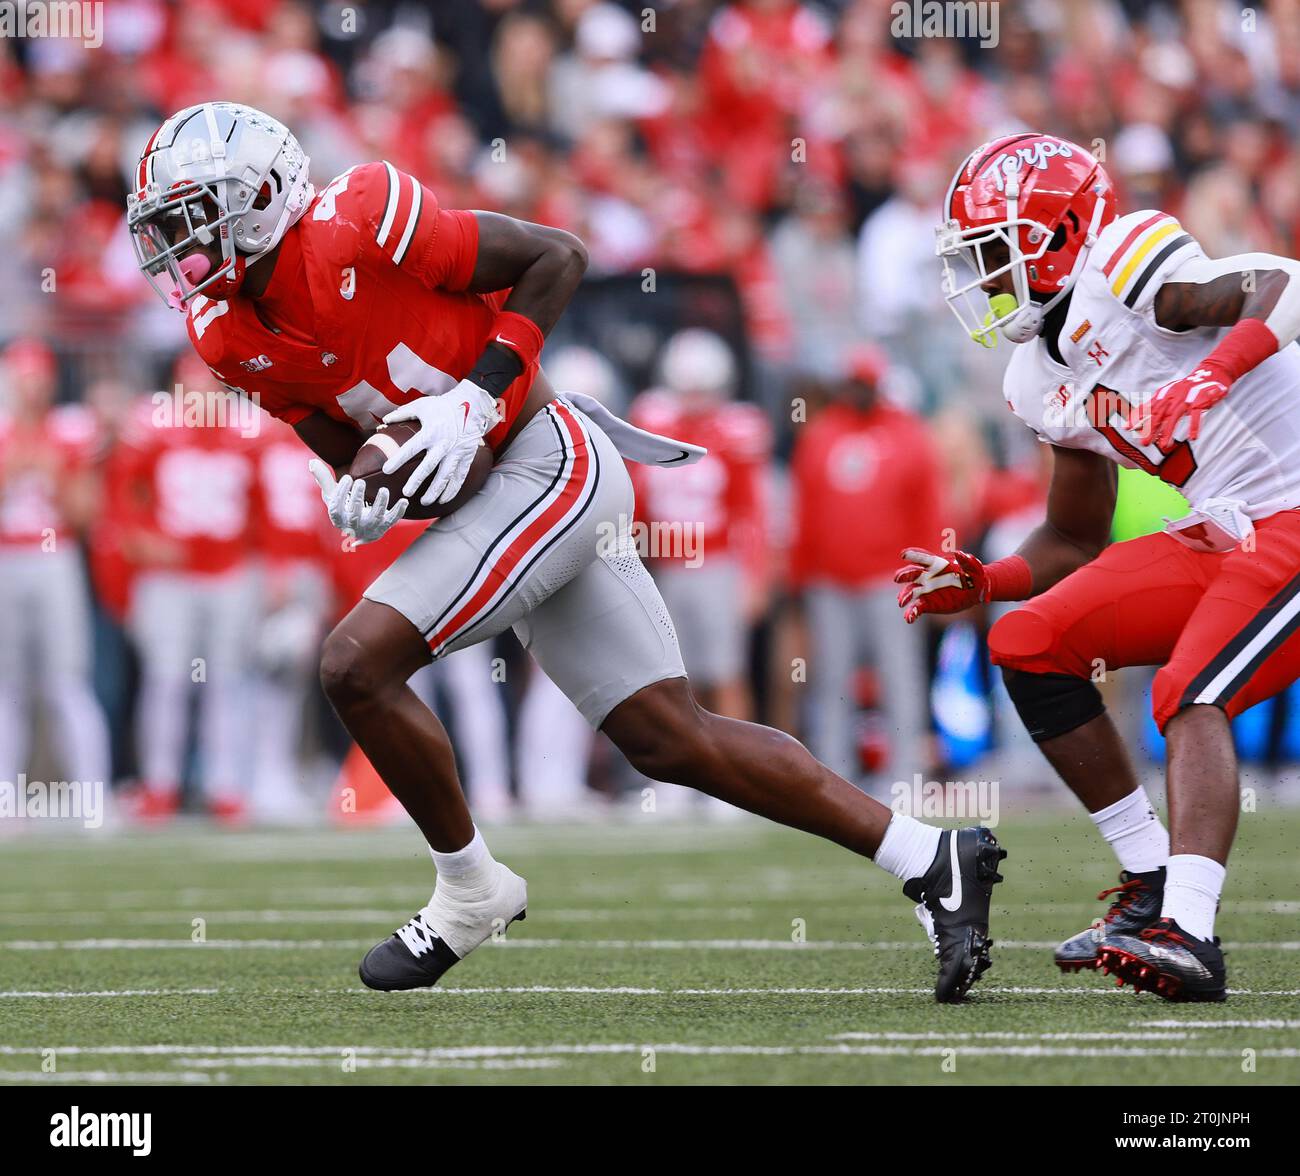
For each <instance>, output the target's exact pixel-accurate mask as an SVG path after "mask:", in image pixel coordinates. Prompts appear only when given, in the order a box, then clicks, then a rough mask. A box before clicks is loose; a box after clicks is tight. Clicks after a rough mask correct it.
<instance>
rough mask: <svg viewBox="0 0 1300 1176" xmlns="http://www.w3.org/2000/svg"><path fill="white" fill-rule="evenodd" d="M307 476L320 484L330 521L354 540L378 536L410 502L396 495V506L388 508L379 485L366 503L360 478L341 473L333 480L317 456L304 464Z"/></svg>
mask: <svg viewBox="0 0 1300 1176" xmlns="http://www.w3.org/2000/svg"><path fill="white" fill-rule="evenodd" d="M307 468H308V469H309V470H311V476H312V477H313V478H315V479H316V485H317V486H319V487H320V496H321V498H322V499H323V500H324V502H325V509H326V510H328V511H329V516H330V522H331V523H333V524H334V525H335V526H336V527H337V528H338V529H339V530H340V531H342V532H343V533H344V534H345V535H351V536H352V538H353V539H355V540H356V541H357V542H358V543H373V542H374V541H375V540H376V539H378V538H380V537H381V536H382V535H383V534H384V532H385V531H387V530H388V528H389V527H391V526H392V525H393V524H394V523H395V522H397V520H398V519H400V518H401V517H402V516H403V515H404V514H406V508H407V507H408V506H409V505H410V503H409V502H408V501H407V500H406V499H405V498H399V499H398V500H397V505H396V506H395V507H393V508H392V509H391V510H390V509H389V508H388V487H387V486H383V487H380V490H379V493H378V494H376V495H375V500H374V502H372V503H371V504H370V505H369V506H367V505H366V483H365V480H364V479H361V478H353V476H352V475H351V474H344V475H343V477H341V478H339V479H338V480H337V481H335V479H334V471H333V470H332V469H330V467H329V466H327V465H326V464H325V463H324V462H323V461H321V460H320V458H318V457H314V458H312V460H311V461H310V462H308V463H307Z"/></svg>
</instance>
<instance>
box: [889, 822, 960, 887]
mask: <svg viewBox="0 0 1300 1176" xmlns="http://www.w3.org/2000/svg"><path fill="white" fill-rule="evenodd" d="M942 835H943V830H942V829H938V828H936V827H935V826H934V825H927V824H925V823H924V822H922V821H918V820H917V819H916V818H915V817H906V816H904V815H903V814H902V813H895V814H894V816H893V819H892V820H891V821H890V822H889V827H888V828H887V829H886V830H885V835H884V837H882V838H881V839H880V848H879V849H877V850H876V856H875V863H876V865H878V866H879V867H880V868H881V869H882V870H888V871H889V872H890V873H891V874H893V875H894V877H895V878H898V879H900V880H901V881H903V882H907V881H910V880H911V879H912V878H918V877H920V876H921V875H922V874H924V873H925V872H926V870H928V869H929V868H930V863H931V862H933V861H934V856H935V854H937V853H938V852H939V838H940V837H941V836H942Z"/></svg>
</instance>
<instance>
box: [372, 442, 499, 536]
mask: <svg viewBox="0 0 1300 1176" xmlns="http://www.w3.org/2000/svg"><path fill="white" fill-rule="evenodd" d="M418 429H419V424H418V423H417V422H416V421H394V422H393V423H392V424H391V425H380V426H379V428H377V429H376V430H375V431H374V432H373V433H372V434H371V435H370V436H369V437H368V438H367V439H366V441H365V443H364V444H363V445H362V446H361V448H360V449H358V450H357V455H356V457H354V458H353V459H352V466H351V468H350V469H349V470H348V473H350V474H351V475H352V476H353V477H354V478H364V479H365V483H366V501H367V502H373V501H374V500H375V495H376V494H378V493H379V491H380V488H381V487H384V486H387V487H388V502H389V505H390V506H391V505H392V504H393V503H395V502H396V501H397V500H398V499H399V498H401V497H402V487H403V486H405V485H406V479H407V478H409V477H410V476H411V475H412V474H413V473H414V472H415V467H416V466H417V465H419V464H420V458H419V456H416V457H413V458H411V460H410V461H408V462H407V463H406V464H405V465H404V466H402V468H401V469H400V470H398V471H397V472H396V473H392V474H385V473H384V472H383V470H384V462H386V461H387V460H388V455H389V454H390V453H395V452H397V448H398V446H400V445H402V444H403V443H404V442H405V441H406V440H407V439H408V438H410V437H411V436H413V435H414V434H415V433H416V432H417V431H418ZM492 460H493V459H492V450H491V449H489V448H488V447H487V446H486V445H482V446H480V447H479V450H478V452H477V453H475V454H474V461H473V463H472V464H471V465H470V467H469V473H468V474H466V475H465V484H464V485H463V486H462V487H461V489H460V493H459V494H457V495H456V497H455V498H453V499H452V500H451V501H450V502H442V503H434V504H433V505H432V506H422V505H421V504H420V494H421V493H422V492H423V490H424V486H420V487H419V488H418V489H417V490H416V492H415V496H414V497H413V498H412V499H411V505H410V506H408V507H407V508H406V517H407V518H408V519H439V518H442V516H443V515H449V514H451V512H452V511H454V510H456V509H458V508H459V507H461V506H463V505H464V504H465V503H466V502H468V501H469V500H470V499H471V498H472V497H473V496H474V495H475V494H476V493H477V492H478V490H479V488H480V487H481V486H482V485H483V483H484V482H486V481H487V476H488V474H489V473H491V472H492ZM427 484H428V483H427V481H426V483H425V485H427Z"/></svg>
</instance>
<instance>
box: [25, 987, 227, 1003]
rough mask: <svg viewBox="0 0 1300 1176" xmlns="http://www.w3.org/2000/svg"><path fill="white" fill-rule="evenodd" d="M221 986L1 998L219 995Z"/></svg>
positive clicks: (44, 993)
mask: <svg viewBox="0 0 1300 1176" xmlns="http://www.w3.org/2000/svg"><path fill="white" fill-rule="evenodd" d="M220 994H221V990H220V989H219V988H109V989H103V990H101V991H99V992H47V991H44V990H40V989H36V990H28V991H25V992H24V991H14V992H0V1000H69V999H71V998H74V997H95V998H99V997H113V996H219V995H220Z"/></svg>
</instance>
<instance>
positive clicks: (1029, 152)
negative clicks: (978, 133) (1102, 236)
mask: <svg viewBox="0 0 1300 1176" xmlns="http://www.w3.org/2000/svg"><path fill="white" fill-rule="evenodd" d="M1116 211H1117V209H1116V199H1115V187H1114V185H1113V184H1112V183H1111V181H1110V177H1109V176H1108V175H1107V174H1106V170H1105V169H1104V168H1103V167H1102V166H1101V164H1099V163H1098V162H1097V160H1096V159H1095V158H1093V156H1092V155H1091V154H1089V153H1088V152H1087V151H1085V150H1084V149H1083V148H1082V147H1080V146H1078V145H1077V144H1075V143H1071V142H1069V141H1068V140H1066V139H1058V138H1057V137H1056V136H1055V135H1043V134H1039V133H1037V132H1028V133H1024V134H1018V135H1004V136H1003V137H1002V138H1000V139H994V140H992V141H991V142H989V143H985V144H984V145H983V146H982V147H979V148H977V149H976V150H975V151H972V152H971V154H970V155H968V156H967V157H966V161H965V163H963V164H962V165H961V167H960V168H959V169H958V171H957V174H956V175H955V176H954V177H953V180H952V183H951V184H950V185H949V187H948V195H947V196H946V197H945V199H944V216H945V217H946V219H945V221H944V223H943V224H941V225H940V226H939V227H938V228H937V229H936V230H935V236H936V252H937V253H938V255H939V257H940V258H941V259H942V261H943V269H944V278H943V285H944V296H945V297H946V298H947V301H948V305H949V306H951V307H952V309H953V313H954V314H956V316H957V319H958V321H959V322H960V323H961V324H962V326H963V327H965V328H966V330H967V331H968V332H969V333H970V336H971V338H972V339H974V340H975V341H976V342H977V343H980V344H982V345H983V346H985V347H992V346H994V345H995V344H996V342H997V339H996V338H995V337H994V334H993V332H994V331H997V330H1000V331H1001V332H1002V334H1003V335H1004V336H1005V337H1006V338H1008V339H1010V340H1011V341H1012V342H1013V343H1024V342H1025V341H1027V340H1029V339H1032V338H1033V337H1034V336H1035V335H1037V334H1038V332H1039V329H1040V328H1041V327H1042V323H1043V316H1044V315H1045V314H1046V313H1047V311H1048V310H1050V309H1051V308H1052V307H1053V306H1054V305H1055V304H1056V303H1057V302H1058V301H1060V299H1062V298H1063V297H1065V295H1066V293H1067V292H1068V291H1069V290H1070V288H1071V287H1072V286H1073V285H1074V282H1075V280H1076V278H1077V277H1078V275H1079V274H1080V273H1081V272H1082V269H1083V263H1084V261H1085V260H1086V258H1087V256H1088V253H1089V251H1090V250H1091V249H1092V247H1093V245H1094V244H1095V243H1096V240H1097V234H1098V233H1099V232H1101V230H1102V229H1103V228H1104V227H1105V226H1106V225H1108V224H1109V223H1110V222H1111V221H1112V220H1114V219H1115V215H1116ZM994 243H999V244H1002V245H1005V246H1006V247H1007V260H1006V261H1005V262H1004V263H1002V264H999V265H996V266H993V267H990V266H989V264H988V263H987V262H986V260H985V256H984V248H985V247H986V246H988V245H991V244H994ZM954 257H961V258H962V259H963V260H964V261H965V262H966V264H967V265H968V266H969V267H970V270H971V275H972V278H971V280H970V281H966V282H963V281H962V280H961V277H962V276H963V275H959V274H958V273H957V272H955V271H954V269H953V267H952V265H951V264H950V262H951V259H952V258H954ZM1005 273H1010V274H1011V275H1012V281H1013V282H1014V285H1015V291H1016V294H1015V302H1016V305H1015V306H1014V307H1010V308H1009V309H1008V308H1007V304H1008V303H1009V302H1010V299H1009V298H1007V296H1005V295H999V296H996V298H995V302H996V303H998V304H997V305H992V304H991V305H992V309H991V310H989V311H987V312H984V311H982V310H981V309H980V303H979V302H975V301H972V300H973V299H974V298H976V297H977V296H978V295H979V294H980V293H981V291H980V289H979V287H980V285H981V284H982V283H984V282H987V281H988V280H989V279H990V278H995V277H999V276H1000V275H1002V274H1005ZM1004 299H1005V302H1004V301H1003V300H1004Z"/></svg>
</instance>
